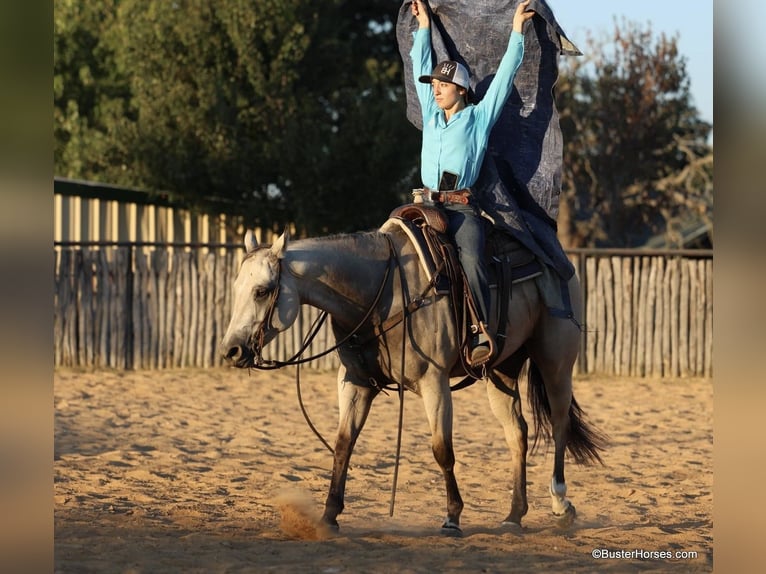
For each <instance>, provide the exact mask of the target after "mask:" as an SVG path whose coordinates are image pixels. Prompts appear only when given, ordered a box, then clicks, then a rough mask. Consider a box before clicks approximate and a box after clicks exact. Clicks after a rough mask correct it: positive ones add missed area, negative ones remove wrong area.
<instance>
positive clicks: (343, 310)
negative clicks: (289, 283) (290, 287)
mask: <svg viewBox="0 0 766 574" xmlns="http://www.w3.org/2000/svg"><path fill="white" fill-rule="evenodd" d="M285 259H286V263H287V266H288V267H287V268H288V269H289V270H290V273H291V274H292V275H293V276H294V277H295V279H296V285H297V289H298V295H299V299H300V302H301V303H302V304H308V305H312V306H314V307H317V308H319V309H322V310H323V311H327V312H328V313H329V314H330V315H332V316H333V317H346V318H349V319H352V318H353V317H356V316H359V315H360V313H363V312H364V311H366V310H367V308H368V307H369V305H370V304H371V303H372V302H373V299H374V297H375V294H376V293H377V291H378V288H379V287H380V283H381V281H382V280H383V277H384V275H385V270H386V267H387V265H388V260H389V257H388V244H387V243H386V240H385V237H384V236H382V235H380V234H355V235H344V236H339V237H335V238H323V239H306V240H302V241H297V242H295V243H293V244H292V245H291V246H290V248H289V249H288V251H287V253H286V255H285Z"/></svg>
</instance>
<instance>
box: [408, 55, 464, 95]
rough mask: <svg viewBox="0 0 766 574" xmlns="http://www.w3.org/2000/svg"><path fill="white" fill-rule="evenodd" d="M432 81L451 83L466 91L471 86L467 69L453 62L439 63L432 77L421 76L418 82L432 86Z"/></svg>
mask: <svg viewBox="0 0 766 574" xmlns="http://www.w3.org/2000/svg"><path fill="white" fill-rule="evenodd" d="M431 80H439V81H440V82H450V83H453V84H457V85H458V86H460V87H461V88H465V89H466V90H467V89H468V88H469V87H470V85H471V83H470V82H469V80H468V70H466V69H465V66H464V65H463V64H460V63H459V62H454V61H452V60H445V61H444V62H440V63H438V64H437V65H436V67H435V68H434V70H433V72H431V75H430V76H420V77H419V78H418V81H419V82H422V83H424V84H430V83H431Z"/></svg>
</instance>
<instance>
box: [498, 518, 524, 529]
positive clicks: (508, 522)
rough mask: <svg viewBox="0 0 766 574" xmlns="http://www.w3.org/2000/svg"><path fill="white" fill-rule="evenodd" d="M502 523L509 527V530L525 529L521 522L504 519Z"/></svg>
mask: <svg viewBox="0 0 766 574" xmlns="http://www.w3.org/2000/svg"><path fill="white" fill-rule="evenodd" d="M500 524H501V525H502V526H505V527H507V528H508V530H511V531H512V532H521V531H522V530H523V527H522V526H521V522H514V521H513V520H503V521H502V522H501V523H500Z"/></svg>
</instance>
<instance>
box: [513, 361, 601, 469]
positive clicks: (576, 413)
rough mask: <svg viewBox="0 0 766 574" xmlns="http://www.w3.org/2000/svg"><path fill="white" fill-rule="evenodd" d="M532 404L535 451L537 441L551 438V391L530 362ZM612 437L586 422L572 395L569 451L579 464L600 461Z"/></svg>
mask: <svg viewBox="0 0 766 574" xmlns="http://www.w3.org/2000/svg"><path fill="white" fill-rule="evenodd" d="M527 382H528V387H529V391H528V395H529V405H530V407H532V413H533V415H534V425H535V426H534V429H535V438H534V442H533V443H532V451H533V452H534V451H535V449H536V448H537V441H538V440H539V439H540V437H544V438H545V441H546V442H548V441H550V440H551V406H550V404H549V403H548V393H547V391H546V390H545V384H544V383H543V377H542V374H541V373H540V369H539V368H538V367H537V365H535V364H534V363H533V362H531V361H530V362H529V370H528V373H527ZM608 443H609V438H608V437H607V436H606V435H605V434H603V433H602V432H601V431H599V430H597V429H596V428H594V427H593V426H592V425H590V424H589V423H588V422H586V421H585V418H584V413H583V412H582V409H581V408H580V405H578V404H577V401H576V400H575V398H574V395H572V404H571V405H570V406H569V433H568V440H567V450H568V451H569V454H571V455H572V457H573V458H574V460H575V462H576V463H578V464H591V463H595V462H598V463H601V464H604V461H602V460H601V455H600V454H599V453H600V452H601V451H603V450H604V449H605V448H606V446H607V444H608Z"/></svg>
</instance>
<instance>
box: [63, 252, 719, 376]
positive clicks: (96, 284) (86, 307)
mask: <svg viewBox="0 0 766 574" xmlns="http://www.w3.org/2000/svg"><path fill="white" fill-rule="evenodd" d="M570 255H571V257H572V259H573V262H574V263H575V265H576V268H577V269H578V273H579V276H580V278H581V281H582V283H583V305H584V318H585V325H584V336H583V342H582V348H581V353H580V358H579V359H578V363H577V367H576V370H577V372H578V373H605V374H614V375H631V376H706V377H709V376H712V372H713V362H712V347H713V335H712V317H713V291H712V281H713V262H712V257H711V255H710V254H709V253H705V254H702V253H701V255H703V256H700V255H696V254H691V253H684V252H678V253H677V254H674V253H673V252H667V253H660V252H657V253H655V254H653V255H652V254H647V253H641V252H630V251H627V250H624V251H623V252H621V253H620V254H614V253H610V252H598V251H585V250H578V251H577V252H576V253H573V254H570ZM241 257H242V250H241V249H239V248H238V247H237V246H234V245H223V244H212V245H205V246H198V245H183V246H176V248H173V246H170V247H169V246H168V245H160V244H148V243H143V244H142V243H132V244H117V245H114V246H104V245H100V246H97V245H84V246H83V245H81V244H79V245H68V244H66V243H65V242H64V243H61V242H59V243H58V244H57V246H56V248H55V258H54V261H55V264H54V281H55V295H54V343H55V344H54V364H55V365H56V366H80V367H113V368H125V369H134V368H141V369H156V368H172V367H187V366H192V367H210V366H215V365H220V364H222V360H221V358H220V357H219V355H218V352H217V343H218V341H219V340H220V339H221V337H222V335H223V332H224V330H225V328H226V325H227V323H228V319H229V316H230V313H231V284H232V282H233V280H234V276H235V274H236V272H237V269H238V267H239V262H240V261H241ZM318 315H319V312H318V311H317V310H316V309H313V308H311V307H308V306H305V307H304V309H303V311H302V313H301V314H300V315H299V317H298V319H297V321H296V323H295V325H294V326H293V328H291V329H289V330H288V331H286V332H285V333H282V334H280V335H279V337H278V338H277V340H276V341H274V342H273V343H272V344H271V345H270V346H269V347H268V348H267V351H268V352H267V353H265V354H266V355H267V357H269V358H272V359H277V360H285V359H287V358H289V357H290V356H291V355H292V354H293V353H294V352H295V350H297V349H298V347H299V344H300V342H301V338H302V337H303V336H304V335H305V333H307V332H308V331H309V329H310V327H311V325H312V324H313V322H314V321H315V320H316V318H317V317H318ZM333 342H334V338H333V336H332V333H331V331H330V329H329V324H325V326H324V327H323V328H322V329H321V330H320V334H319V336H318V337H317V339H316V340H315V341H314V343H312V346H311V347H310V349H309V351H308V352H309V353H310V354H315V353H317V352H320V351H322V350H324V349H326V348H328V347H330V346H331V345H332V344H333ZM307 366H308V367H311V368H320V369H325V368H328V369H329V368H335V367H337V355H336V354H334V353H331V354H328V355H326V356H325V357H323V358H322V359H320V360H318V361H315V362H312V363H309V364H308V365H307Z"/></svg>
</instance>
